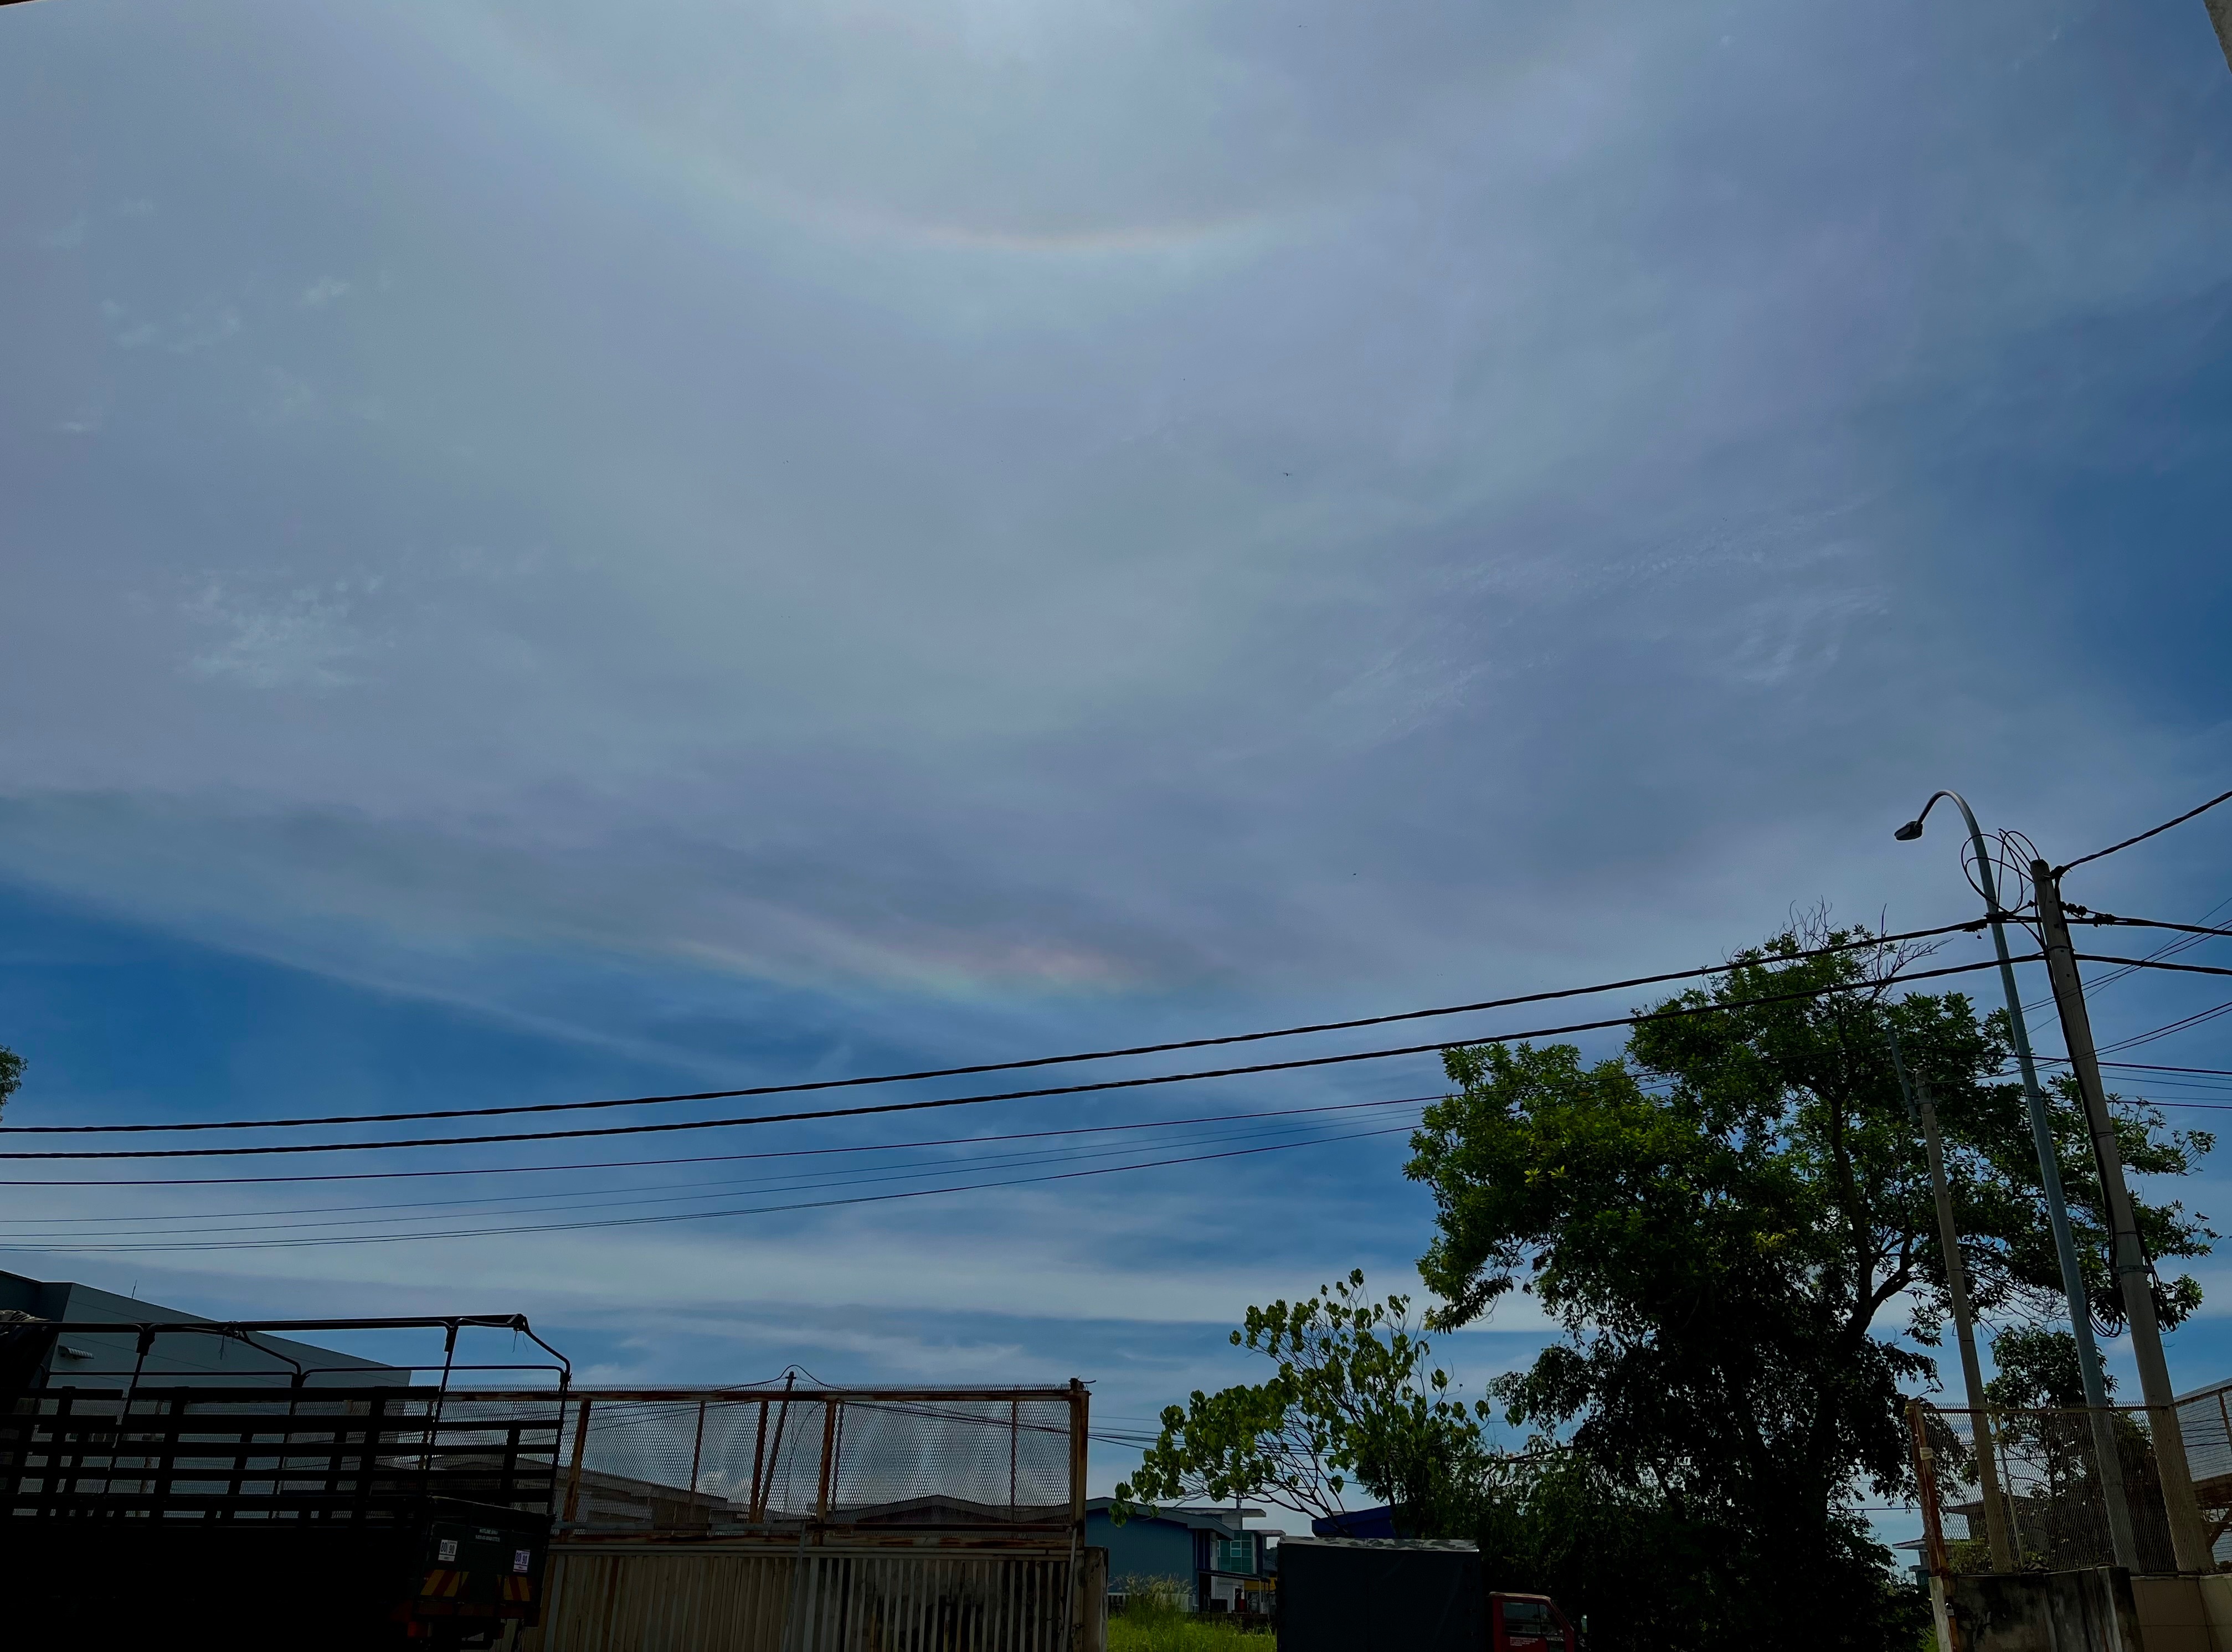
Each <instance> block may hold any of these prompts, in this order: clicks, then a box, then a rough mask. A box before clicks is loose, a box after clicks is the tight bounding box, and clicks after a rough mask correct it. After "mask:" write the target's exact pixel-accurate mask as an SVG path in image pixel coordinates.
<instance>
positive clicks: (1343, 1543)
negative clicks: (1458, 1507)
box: [1279, 1538, 1480, 1554]
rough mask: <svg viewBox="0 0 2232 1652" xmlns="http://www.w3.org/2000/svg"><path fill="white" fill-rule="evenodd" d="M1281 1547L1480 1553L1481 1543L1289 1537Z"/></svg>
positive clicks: (1446, 1539)
mask: <svg viewBox="0 0 2232 1652" xmlns="http://www.w3.org/2000/svg"><path fill="white" fill-rule="evenodd" d="M1279 1546H1280V1547H1281V1549H1368V1550H1371V1551H1373V1552H1379V1553H1385V1552H1388V1551H1391V1550H1394V1551H1405V1552H1409V1551H1418V1552H1428V1553H1432V1552H1440V1553H1444V1554H1478V1553H1479V1552H1480V1545H1478V1544H1477V1543H1474V1542H1472V1541H1470V1539H1465V1538H1288V1539H1287V1540H1286V1541H1285V1542H1283V1543H1281V1545H1279Z"/></svg>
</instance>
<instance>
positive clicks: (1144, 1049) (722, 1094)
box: [0, 918, 1986, 1140]
mask: <svg viewBox="0 0 2232 1652" xmlns="http://www.w3.org/2000/svg"><path fill="white" fill-rule="evenodd" d="M1985 922H1986V920H1984V919H1982V918H1973V919H1970V920H1969V921H1968V922H1966V923H1944V924H1940V925H1939V926H1938V927H1937V928H1936V929H1930V930H1909V931H1908V932H1906V933H1905V934H1904V935H1879V936H1870V937H1869V938H1868V939H1866V940H1865V941H1846V942H1839V943H1837V944H1836V945H1834V946H1826V947H1814V948H1810V949H1807V950H1805V951H1802V952H1786V953H1777V954H1775V955H1773V956H1768V957H1762V958H1759V959H1755V960H1749V961H1745V960H1739V961H1737V962H1730V963H1721V964H1712V965H1709V966H1706V967H1704V968H1702V969H1674V970H1669V971H1667V972H1665V973H1664V974H1662V975H1636V976H1632V977H1631V978H1630V979H1628V980H1625V981H1603V982H1600V983H1599V984H1598V985H1596V986H1593V987H1561V988H1557V989H1556V990H1554V991H1551V992H1539V993H1522V994H1519V995H1518V996H1516V997H1514V998H1487V999H1483V1000H1481V1001H1479V1002H1477V1003H1472V1004H1448V1005H1444V1006H1442V1007H1439V1008H1436V1009H1406V1010H1400V1011H1397V1012H1394V1013H1392V1014H1386V1015H1362V1016H1358V1017H1356V1018H1355V1019H1353V1020H1346V1021H1317V1022H1313V1023H1311V1024H1309V1025H1307V1026H1301V1027H1275V1028H1273V1029H1272V1030H1270V1031H1268V1032H1261V1033H1223V1034H1221V1035H1219V1036H1217V1037H1214V1038H1197V1039H1178V1040H1174V1041H1172V1042H1170V1043H1167V1044H1135V1045H1132V1046H1127V1047H1126V1048H1122V1049H1114V1050H1088V1051H1084V1052H1082V1053H1076V1054H1072V1055H1040V1056H1032V1057H1029V1058H1028V1059H1021V1060H1015V1061H979V1062H976V1063H973V1064H972V1065H970V1066H959V1067H927V1068H924V1069H922V1070H920V1071H918V1072H884V1073H873V1074H870V1075H867V1076H865V1077H861V1078H854V1079H806V1080H801V1081H799V1082H796V1083H793V1084H771V1085H749V1086H747V1087H745V1088H743V1089H738V1090H697V1091H691V1092H686V1093H679V1094H675V1095H663V1096H623V1097H616V1098H606V1099H602V1100H597V1101H544V1102H526V1103H521V1104H518V1105H512V1106H505V1107H443V1108H436V1109H432V1110H430V1111H420V1112H402V1113H332V1114H327V1115H323V1116H321V1117H317V1118H224V1119H204V1120H197V1121H190V1122H187V1123H184V1124H0V1136H76V1135H121V1134H126V1133H129V1132H134V1131H146V1130H152V1131H158V1132H164V1133H168V1132H172V1131H178V1130H287V1129H298V1128H308V1127H315V1126H319V1125H327V1124H403V1123H408V1122H409V1121H411V1120H412V1119H419V1118H495V1117H497V1116H499V1115H503V1114H507V1113H561V1112H579V1111H585V1110H587V1109H591V1108H599V1107H651V1106H663V1105H667V1104H670V1103H675V1102H688V1101H732V1100H736V1099H737V1098H743V1097H748V1096H788V1095H799V1094H803V1093H805V1092H809V1091H817V1090H843V1089H847V1088H852V1087H855V1086H859V1085H883V1084H912V1083H915V1082H917V1081H918V1080H922V1079H960V1078H970V1077H973V1076H974V1075H976V1074H978V1073H984V1072H1020V1071H1022V1070H1023V1069H1025V1068H1029V1067H1049V1066H1062V1065H1065V1064H1067V1063H1073V1062H1079V1061H1110V1060H1115V1059H1119V1058H1124V1057H1129V1056H1136V1055H1165V1054H1168V1053H1171V1052H1174V1051H1178V1050H1203V1049H1209V1048H1212V1047H1214V1046H1219V1045H1226V1044H1252V1043H1257V1042H1260V1041H1262V1040H1266V1039H1281V1038H1299V1037H1301V1036H1303V1035H1305V1034H1307V1033H1344V1032H1353V1031H1354V1030H1355V1029H1357V1028H1359V1027H1385V1026H1387V1025H1390V1024H1391V1023H1393V1022H1396V1021H1416V1020H1430V1019H1431V1018H1433V1017H1436V1016H1441V1015H1464V1014H1471V1013H1473V1012H1474V1011H1476V1010H1489V1009H1509V1008H1512V1007H1515V1006H1517V1005H1520V1004H1541V1003H1547V1002H1549V1001H1553V1000H1556V999H1561V998H1587V997H1593V996H1594V995H1595V994H1598V993H1608V992H1623V991H1625V990H1626V989H1628V988H1632V987H1651V986H1658V985H1661V984H1663V983H1664V982H1666V981H1688V980H1691V979H1693V978H1695V977H1697V976H1699V975H1726V974H1728V973H1729V972H1730V971H1732V970H1736V969H1748V968H1752V967H1755V965H1760V964H1764V965H1775V964H1781V963H1795V962H1801V961H1802V960H1804V959H1807V958H1820V957H1827V956H1831V955H1832V954H1834V953H1839V952H1853V951H1859V950H1861V949H1865V948H1869V947H1884V946H1891V945H1893V944H1896V943H1898V942H1901V941H1919V940H1926V939H1929V938H1930V937H1931V936H1940V935H1954V934H1958V933H1961V932H1963V931H1967V932H1968V933H1970V934H1975V933H1976V932H1978V931H1980V930H1982V929H1983V927H1984V925H1985ZM1462 1041H1463V1040H1448V1042H1451V1043H1456V1042H1462ZM1425 1047H1429V1048H1434V1049H1439V1048H1441V1047H1443V1046H1441V1045H1433V1046H1425ZM805 1116H808V1117H813V1116H815V1115H805ZM468 1139H471V1138H468ZM487 1139H490V1140H496V1139H509V1138H498V1137H489V1138H487ZM518 1139H522V1140H524V1139H530V1138H527V1137H521V1138H518Z"/></svg>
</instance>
